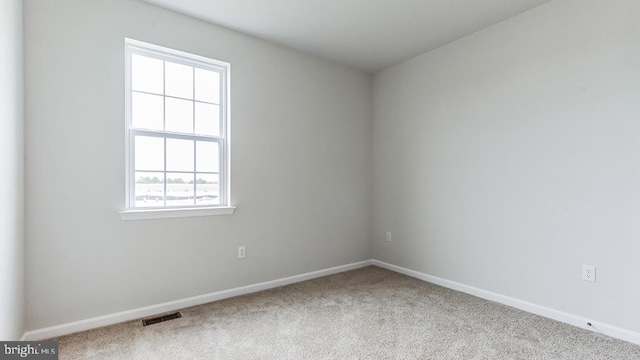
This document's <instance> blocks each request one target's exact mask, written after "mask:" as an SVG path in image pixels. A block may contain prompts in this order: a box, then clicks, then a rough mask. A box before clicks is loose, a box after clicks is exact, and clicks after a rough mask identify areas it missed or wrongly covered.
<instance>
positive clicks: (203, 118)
mask: <svg viewBox="0 0 640 360" xmlns="http://www.w3.org/2000/svg"><path fill="white" fill-rule="evenodd" d="M195 132H196V134H203V135H212V136H220V106H219V105H211V104H204V103H198V102H197V103H196V131H195Z"/></svg>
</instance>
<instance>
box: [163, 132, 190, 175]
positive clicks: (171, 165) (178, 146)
mask: <svg viewBox="0 0 640 360" xmlns="http://www.w3.org/2000/svg"><path fill="white" fill-rule="evenodd" d="M167 171H193V140H177V139H167Z"/></svg>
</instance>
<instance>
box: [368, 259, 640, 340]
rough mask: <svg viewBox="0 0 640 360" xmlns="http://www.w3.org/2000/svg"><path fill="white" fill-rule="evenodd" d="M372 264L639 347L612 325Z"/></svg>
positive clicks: (628, 332) (626, 332)
mask: <svg viewBox="0 0 640 360" xmlns="http://www.w3.org/2000/svg"><path fill="white" fill-rule="evenodd" d="M371 262H372V264H373V265H375V266H378V267H381V268H383V269H387V270H391V271H395V272H397V273H400V274H404V275H407V276H411V277H414V278H416V279H420V280H423V281H426V282H430V283H432V284H436V285H440V286H443V287H446V288H449V289H453V290H457V291H461V292H464V293H467V294H471V295H474V296H477V297H479V298H483V299H486V300H490V301H495V302H497V303H500V304H503V305H507V306H511V307H514V308H517V309H520V310H524V311H527V312H530V313H532V314H536V315H540V316H544V317H546V318H549V319H553V320H557V321H560V322H563V323H566V324H569V325H573V326H577V327H579V328H582V329H586V330H591V331H594V332H598V333H601V334H604V335H608V336H611V337H614V338H617V339H620V340H624V341H628V342H630V343H634V344H637V345H640V333H637V332H634V331H631V330H626V329H622V328H619V327H616V326H613V325H609V324H605V323H599V322H597V321H593V320H591V319H587V318H584V317H581V316H578V315H574V314H569V313H566V312H563V311H560V310H556V309H552V308H549V307H546V306H541V305H537V304H533V303H530V302H527V301H523V300H519V299H515V298H512V297H509V296H505V295H501V294H497V293H494V292H491V291H487V290H483V289H479V288H476V287H473V286H469V285H465V284H461V283H458V282H455V281H450V280H446V279H443V278H440V277H437V276H433V275H428V274H424V273H421V272H418V271H414V270H410V269H407V268H403V267H400V266H396V265H392V264H389V263H386V262H382V261H379V260H375V259H374V260H371ZM587 323H591V325H592V326H588V325H587Z"/></svg>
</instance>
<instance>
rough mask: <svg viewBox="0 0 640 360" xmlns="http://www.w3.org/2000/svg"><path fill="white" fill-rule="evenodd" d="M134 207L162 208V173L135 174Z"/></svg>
mask: <svg viewBox="0 0 640 360" xmlns="http://www.w3.org/2000/svg"><path fill="white" fill-rule="evenodd" d="M135 197H136V207H151V206H164V175H163V173H148V172H137V173H136V189H135Z"/></svg>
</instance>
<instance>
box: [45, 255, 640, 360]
mask: <svg viewBox="0 0 640 360" xmlns="http://www.w3.org/2000/svg"><path fill="white" fill-rule="evenodd" d="M181 313H182V316H183V317H182V318H181V319H176V320H171V321H168V322H164V323H160V324H155V325H150V326H147V327H143V326H142V325H141V322H140V321H131V322H127V323H123V324H118V325H113V326H109V327H105V328H100V329H96V330H91V331H86V332H82V333H78V334H73V335H68V336H64V337H60V338H58V339H54V340H57V341H59V342H60V359H110V360H111V359H141V360H142V359H144V360H150V359H167V360H169V359H171V360H176V359H189V360H192V359H242V360H247V359H304V360H311V359H640V346H636V345H633V344H630V343H626V342H623V341H620V340H616V339H613V338H610V337H606V336H602V335H599V334H596V333H593V332H590V331H586V330H582V329H579V328H576V327H573V326H569V325H565V324H562V323H559V322H556V321H553V320H549V319H546V318H542V317H539V316H536V315H532V314H529V313H526V312H523V311H520V310H517V309H514V308H510V307H507V306H503V305H500V304H497V303H494V302H490V301H486V300H482V299H479V298H476V297H473V296H471V295H466V294H464V293H460V292H457V291H453V290H449V289H446V288H443V287H440V286H437V285H433V284H429V283H426V282H423V281H420V280H416V279H413V278H410V277H407V276H404V275H401V274H397V273H394V272H391V271H387V270H384V269H380V268H377V267H367V268H364V269H359V270H354V271H349V272H346V273H341V274H337V275H332V276H327V277H323V278H319V279H315V280H310V281H306V282H302V283H298V284H294V285H289V286H285V287H281V288H277V289H272V290H268V291H264V292H260V293H255V294H250V295H245V296H241V297H237V298H233V299H227V300H222V301H218V302H214V303H210V304H206V305H201V306H197V307H193V308H189V309H185V310H182V311H181Z"/></svg>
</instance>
